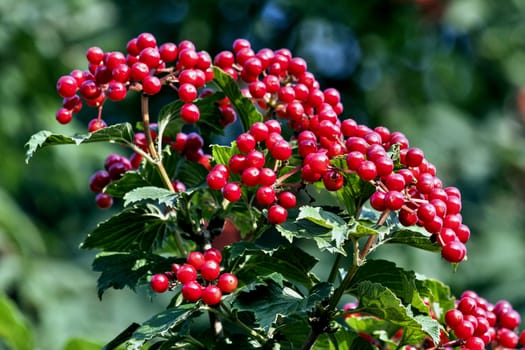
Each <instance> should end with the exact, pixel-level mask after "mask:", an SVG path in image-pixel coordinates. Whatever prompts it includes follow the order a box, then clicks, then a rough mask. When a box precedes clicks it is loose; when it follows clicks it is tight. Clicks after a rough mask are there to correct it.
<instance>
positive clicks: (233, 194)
mask: <svg viewBox="0 0 525 350" xmlns="http://www.w3.org/2000/svg"><path fill="white" fill-rule="evenodd" d="M222 195H223V196H224V198H225V199H227V200H229V201H230V202H236V201H238V200H239V199H241V195H242V190H241V186H239V184H238V183H236V182H229V183H227V184H226V185H225V186H224V187H223V188H222Z"/></svg>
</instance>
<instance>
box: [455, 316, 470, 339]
mask: <svg viewBox="0 0 525 350" xmlns="http://www.w3.org/2000/svg"><path fill="white" fill-rule="evenodd" d="M452 329H453V331H454V334H456V337H458V338H461V339H468V338H470V337H472V336H473V335H474V325H473V324H472V322H470V321H466V320H463V322H461V323H459V324H458V325H457V326H456V327H454V328H452Z"/></svg>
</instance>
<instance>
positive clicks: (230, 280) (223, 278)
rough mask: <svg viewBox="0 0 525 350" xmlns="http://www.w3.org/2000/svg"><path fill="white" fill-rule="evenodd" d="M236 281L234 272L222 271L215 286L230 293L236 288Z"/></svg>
mask: <svg viewBox="0 0 525 350" xmlns="http://www.w3.org/2000/svg"><path fill="white" fill-rule="evenodd" d="M238 283H239V281H238V280H237V277H236V276H235V275H234V274H231V273H223V274H222V275H220V276H219V280H218V281H217V286H218V287H219V289H220V290H221V292H223V293H231V292H233V291H234V290H235V289H236V288H237V285H238Z"/></svg>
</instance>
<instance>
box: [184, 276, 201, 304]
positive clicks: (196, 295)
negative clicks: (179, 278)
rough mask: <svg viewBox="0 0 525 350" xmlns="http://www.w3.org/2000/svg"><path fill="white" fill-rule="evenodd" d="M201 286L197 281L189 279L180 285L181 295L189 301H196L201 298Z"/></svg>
mask: <svg viewBox="0 0 525 350" xmlns="http://www.w3.org/2000/svg"><path fill="white" fill-rule="evenodd" d="M201 295H202V286H201V285H200V283H199V282H197V281H189V282H186V283H184V284H183V285H182V297H183V298H184V300H187V301H189V302H192V303H193V302H196V301H197V300H199V299H200V298H201Z"/></svg>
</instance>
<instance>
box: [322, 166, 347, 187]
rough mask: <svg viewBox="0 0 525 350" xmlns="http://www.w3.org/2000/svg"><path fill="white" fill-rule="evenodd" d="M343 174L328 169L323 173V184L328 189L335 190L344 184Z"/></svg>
mask: <svg viewBox="0 0 525 350" xmlns="http://www.w3.org/2000/svg"><path fill="white" fill-rule="evenodd" d="M344 181H345V178H344V176H343V175H342V174H341V173H340V172H338V171H336V170H329V171H327V172H326V173H324V174H323V184H324V187H325V188H326V189H327V190H328V191H337V190H339V189H341V187H343V185H344Z"/></svg>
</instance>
